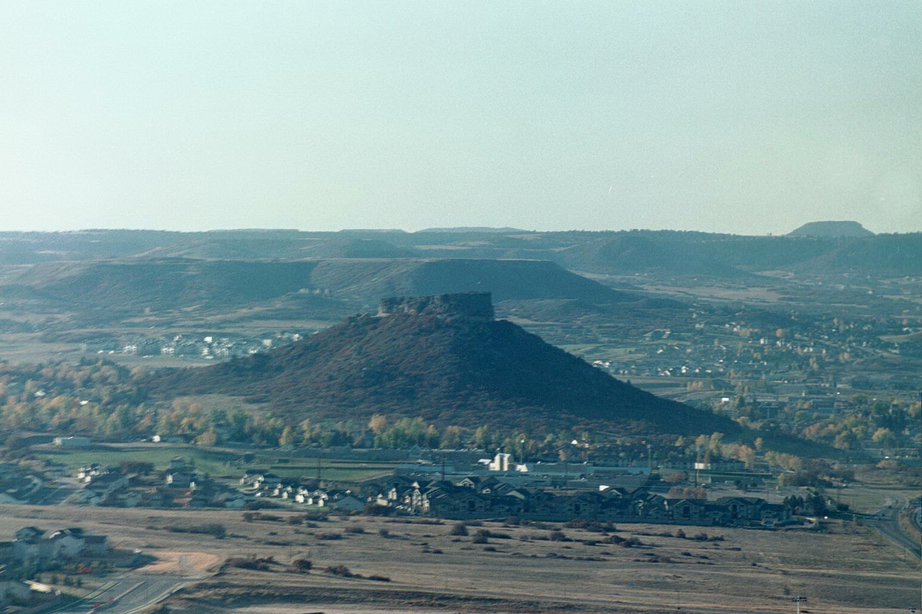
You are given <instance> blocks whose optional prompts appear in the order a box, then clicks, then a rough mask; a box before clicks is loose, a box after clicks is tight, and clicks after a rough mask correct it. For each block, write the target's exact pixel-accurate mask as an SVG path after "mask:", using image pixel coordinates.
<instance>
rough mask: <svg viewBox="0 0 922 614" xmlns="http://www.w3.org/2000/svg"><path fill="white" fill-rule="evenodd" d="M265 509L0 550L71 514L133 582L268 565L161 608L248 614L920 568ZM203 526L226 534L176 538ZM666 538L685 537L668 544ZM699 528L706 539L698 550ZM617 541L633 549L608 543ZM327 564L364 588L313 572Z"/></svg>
mask: <svg viewBox="0 0 922 614" xmlns="http://www.w3.org/2000/svg"><path fill="white" fill-rule="evenodd" d="M263 514H268V515H270V516H269V520H256V521H252V522H247V521H245V520H244V519H243V514H242V513H241V512H230V511H186V510H140V509H111V508H74V507H68V506H57V507H28V506H0V539H11V538H12V534H13V533H14V532H15V530H16V529H18V528H21V527H23V526H28V525H35V526H40V527H44V528H51V527H55V526H71V525H73V524H75V521H74V519H75V518H81V519H82V520H81V521H79V523H76V524H79V525H80V526H82V527H83V528H85V529H87V530H90V531H94V532H99V533H103V534H107V535H109V537H110V540H111V542H112V543H113V545H114V546H116V547H118V548H119V549H135V548H137V549H140V550H142V551H143V552H145V553H147V554H150V555H153V556H156V557H158V558H160V559H161V561H160V562H159V563H156V564H155V565H159V567H156V566H155V567H153V568H152V569H151V568H148V569H146V570H139V572H138V573H142V572H144V573H146V572H149V571H152V570H153V571H156V570H158V569H173V568H175V567H176V566H177V565H178V566H179V570H180V571H190V570H186V569H184V568H182V566H183V565H189V566H194V567H195V570H196V571H199V572H201V571H215V570H216V569H217V566H218V563H219V561H224V560H226V559H227V558H228V557H242V558H248V557H258V558H268V557H272V559H271V561H268V562H267V564H266V568H267V569H266V570H265V571H257V570H250V569H242V568H238V567H233V566H226V567H225V568H224V569H223V571H221V572H220V573H218V574H217V575H215V576H213V577H211V578H210V579H207V580H204V581H203V582H201V583H199V584H197V585H195V586H192V587H189V588H187V589H185V590H184V591H181V592H180V593H178V594H177V595H176V596H174V597H172V598H171V599H170V601H169V602H168V603H169V605H170V607H171V608H173V609H172V610H171V611H174V612H189V613H191V612H206V613H207V612H225V611H232V610H234V609H236V608H245V607H246V608H245V609H243V610H242V611H243V612H250V613H252V614H257V613H258V612H266V611H269V610H266V609H265V608H266V607H271V609H272V611H274V612H282V611H286V610H285V609H284V608H283V607H282V605H277V604H290V605H291V607H292V609H291V610H288V611H291V612H308V611H329V612H333V611H342V612H346V611H349V612H378V611H383V610H387V609H390V610H392V611H394V610H396V611H404V612H407V611H412V612H434V611H452V612H475V611H477V612H479V611H546V612H552V611H583V612H602V611H605V612H623V613H627V612H672V611H678V609H679V608H681V611H682V612H733V613H735V612H766V613H767V612H772V613H774V612H779V613H780V612H788V611H792V609H793V607H792V605H793V604H792V603H791V602H790V597H791V596H794V595H805V596H807V598H808V599H809V603H808V605H809V607H808V609H809V611H810V612H813V613H814V614H816V613H827V614H832V613H837V614H850V613H853V612H854V613H857V612H875V613H876V612H880V613H883V612H899V611H903V612H905V611H907V610H908V608H909V607H910V606H916V607H918V605H919V603H918V598H919V593H918V587H919V564H918V561H917V560H915V559H913V558H911V557H910V556H909V555H908V554H906V553H904V552H903V551H902V550H900V549H898V548H897V547H895V546H893V545H891V544H890V543H889V542H888V541H886V540H885V539H883V538H882V537H880V536H879V535H877V534H876V533H875V532H874V531H873V530H872V529H870V528H868V527H862V526H855V525H843V524H840V523H836V522H829V523H826V524H824V525H823V526H822V528H823V530H821V531H803V530H801V531H753V530H742V529H725V528H712V527H708V528H700V527H688V526H685V527H676V526H666V525H642V524H624V525H620V526H618V527H617V530H616V531H614V532H612V531H609V532H607V533H601V532H596V531H589V530H583V529H577V528H571V527H566V526H563V525H558V524H531V525H524V526H504V525H503V524H502V523H498V522H490V523H484V524H483V525H478V524H476V523H470V524H469V526H468V527H467V533H468V534H467V535H455V534H454V533H455V530H454V529H455V523H453V522H448V521H446V522H440V521H421V520H414V521H405V520H397V519H389V518H367V517H348V518H341V517H334V518H333V519H331V520H330V521H316V520H315V521H308V520H307V519H306V517H305V515H304V514H303V513H294V512H277V511H264V512H263ZM209 523H219V524H221V525H222V526H224V527H225V528H226V531H227V536H226V537H225V538H224V539H217V538H215V537H213V536H210V535H204V534H199V533H187V532H175V531H176V529H177V528H181V529H182V528H186V529H188V528H190V527H191V528H194V527H196V526H202V525H206V524H209ZM679 529H681V531H683V532H684V533H685V534H686V537H682V536H681V534H679V536H678V537H677V536H676V535H677V533H676V532H677V531H678V530H679ZM479 531H486V532H488V535H486V536H479V537H478V535H477V534H478V532H479ZM556 531H560V532H556ZM705 532H706V533H707V534H708V536H709V539H707V540H704V539H695V537H696V536H698V535H699V534H701V533H705ZM615 535H616V536H618V538H620V539H622V540H630V538H632V537H634V538H636V540H639V543H634V544H633V545H632V547H626V546H625V545H624V544H623V543H622V544H620V545H619V544H618V543H615V542H617V541H618V539H613V538H612V536H615ZM715 538H716V539H715ZM484 540H485V543H484ZM477 542H480V543H477ZM299 558H303V559H308V560H310V561H312V563H313V569H312V570H311V571H310V573H307V574H304V573H295V572H293V571H291V570H290V569H289V564H290V563H291V562H292V561H294V560H296V559H299ZM339 566H342V567H344V568H346V569H348V571H349V572H350V573H351V574H354V575H357V576H362V577H346V576H345V575H342V574H341V575H331V574H330V573H325V571H324V570H325V569H327V568H336V567H339ZM340 571H342V569H340ZM371 576H378V577H379V579H378V580H373V579H370V577H371ZM382 578H388V579H389V581H384V580H382ZM250 606H252V607H250ZM256 606H259V607H261V608H263V609H259V608H257V607H256Z"/></svg>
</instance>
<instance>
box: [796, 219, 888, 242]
mask: <svg viewBox="0 0 922 614" xmlns="http://www.w3.org/2000/svg"><path fill="white" fill-rule="evenodd" d="M788 236H789V237H819V238H849V237H873V236H874V233H873V232H871V231H870V230H868V229H867V228H865V227H864V226H862V225H861V224H859V223H858V222H851V221H843V222H809V223H807V224H804V225H803V226H801V227H800V228H797V229H796V230H792V231H791V232H789V233H788Z"/></svg>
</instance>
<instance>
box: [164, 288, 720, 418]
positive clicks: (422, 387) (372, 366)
mask: <svg viewBox="0 0 922 614" xmlns="http://www.w3.org/2000/svg"><path fill="white" fill-rule="evenodd" d="M473 296H477V295H473ZM487 300H488V299H487ZM151 387H152V388H153V390H154V391H155V393H158V394H160V395H161V396H167V395H183V394H210V393H221V394H230V395H236V396H241V397H245V398H246V399H248V400H249V401H251V402H258V403H265V404H268V406H269V407H270V408H271V409H272V410H273V411H275V412H278V413H281V414H285V415H289V416H292V417H295V416H297V417H300V416H301V415H303V417H310V418H311V419H336V420H345V419H353V420H356V421H367V420H368V418H369V417H370V416H371V415H372V414H373V413H375V412H381V413H387V414H391V415H403V416H422V417H423V418H425V419H426V420H428V421H432V422H435V423H436V424H441V425H447V424H456V425H460V426H471V427H473V426H478V425H480V424H494V425H502V426H503V427H504V428H510V427H515V428H522V429H525V430H527V431H529V432H542V431H548V430H552V429H556V428H568V427H573V426H577V425H586V426H589V425H593V426H596V427H604V428H608V429H611V428H620V429H628V430H630V431H631V432H641V431H646V432H650V431H658V432H662V433H695V434H696V433H702V432H708V433H709V432H712V431H722V432H724V433H730V432H734V431H736V430H738V429H737V427H736V424H735V423H734V422H732V421H730V420H726V419H724V418H720V417H718V416H715V415H713V414H709V413H705V412H701V411H699V410H696V409H692V408H690V407H688V406H686V405H682V404H680V403H675V402H672V401H667V400H665V399H660V398H658V397H655V396H653V395H651V394H649V393H646V392H643V391H641V390H639V389H638V388H635V387H633V386H630V385H628V384H625V383H623V382H621V381H619V380H617V379H615V378H613V377H611V376H609V375H608V374H606V373H604V372H602V371H600V370H598V369H596V368H594V367H592V366H591V365H589V364H587V363H586V362H585V361H583V360H582V359H580V358H577V357H575V356H573V355H571V354H568V353H566V352H564V351H563V350H560V349H558V348H556V347H553V346H551V345H549V344H547V343H545V342H544V341H542V340H541V339H540V338H539V337H537V336H535V335H533V334H530V333H528V332H526V331H525V330H523V329H522V328H520V327H519V326H516V325H515V324H512V323H510V322H507V321H495V320H493V319H492V317H490V316H489V315H487V316H486V317H484V316H483V314H474V315H473V316H470V315H465V314H463V313H458V314H453V313H450V311H445V310H442V311H438V310H430V309H422V310H421V311H418V312H416V313H392V314H391V315H385V316H379V317H374V316H356V317H352V318H349V319H347V320H346V321H344V322H343V323H341V324H339V325H337V326H335V327H332V328H330V329H327V330H325V331H323V332H321V333H319V334H317V335H315V336H313V337H311V338H309V339H306V340H304V341H301V342H298V343H295V344H292V345H289V346H286V347H283V348H280V349H278V350H275V351H273V352H270V353H266V354H260V355H256V356H252V357H248V358H244V359H238V360H233V361H231V362H228V363H224V364H220V365H215V366H213V367H207V368H201V369H183V370H177V371H173V372H169V373H165V374H162V375H160V376H158V377H157V378H156V379H154V380H152V382H151ZM651 434H653V433H652V432H651Z"/></svg>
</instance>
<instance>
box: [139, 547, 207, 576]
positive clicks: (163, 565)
mask: <svg viewBox="0 0 922 614" xmlns="http://www.w3.org/2000/svg"><path fill="white" fill-rule="evenodd" d="M220 562H221V557H219V556H218V555H216V554H209V553H207V552H162V551H158V552H157V561H156V562H154V563H151V564H150V565H146V566H144V567H142V568H140V569H139V570H138V571H147V572H151V573H170V574H180V575H187V576H201V577H205V576H207V575H208V574H209V573H212V572H214V571H217V568H218V565H219V563H220Z"/></svg>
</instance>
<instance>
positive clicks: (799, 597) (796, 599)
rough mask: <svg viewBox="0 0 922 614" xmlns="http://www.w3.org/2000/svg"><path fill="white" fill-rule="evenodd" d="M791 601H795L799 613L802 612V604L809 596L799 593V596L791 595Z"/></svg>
mask: <svg viewBox="0 0 922 614" xmlns="http://www.w3.org/2000/svg"><path fill="white" fill-rule="evenodd" d="M791 601H793V602H794V604H795V607H796V608H797V614H800V604H801V603H806V601H807V598H806V597H802V596H800V595H798V596H797V597H791Z"/></svg>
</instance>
